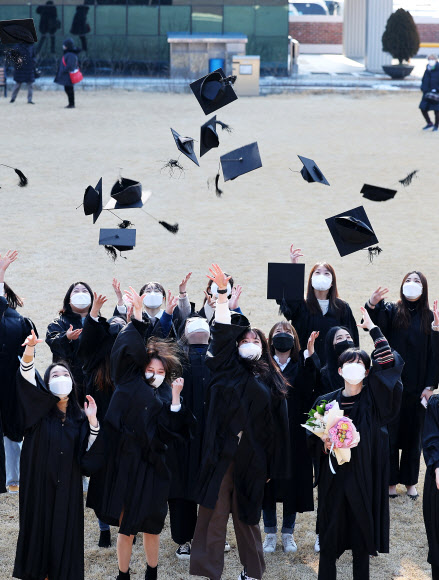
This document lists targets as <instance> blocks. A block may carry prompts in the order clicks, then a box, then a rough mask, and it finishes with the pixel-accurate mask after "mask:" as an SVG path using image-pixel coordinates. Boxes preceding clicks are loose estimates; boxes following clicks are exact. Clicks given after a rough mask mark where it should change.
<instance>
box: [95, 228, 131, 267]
mask: <svg viewBox="0 0 439 580" xmlns="http://www.w3.org/2000/svg"><path fill="white" fill-rule="evenodd" d="M99 245H100V246H105V250H106V251H107V252H108V253H109V254H110V256H111V257H112V258H113V260H115V259H116V257H117V254H116V250H118V251H119V252H127V251H128V250H132V249H133V248H134V246H135V245H136V230H134V229H118V228H113V229H101V230H100V231H99Z"/></svg>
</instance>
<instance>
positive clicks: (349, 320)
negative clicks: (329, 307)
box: [342, 302, 360, 346]
mask: <svg viewBox="0 0 439 580" xmlns="http://www.w3.org/2000/svg"><path fill="white" fill-rule="evenodd" d="M343 319H344V320H343V324H342V326H346V327H347V328H349V330H350V335H351V337H352V340H353V341H354V344H355V346H359V345H360V337H359V334H358V326H357V322H356V320H355V318H354V315H353V314H352V310H351V307H350V306H349V304H348V303H347V302H345V303H344V314H343Z"/></svg>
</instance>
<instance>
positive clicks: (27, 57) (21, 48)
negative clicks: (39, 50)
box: [14, 43, 35, 83]
mask: <svg viewBox="0 0 439 580" xmlns="http://www.w3.org/2000/svg"><path fill="white" fill-rule="evenodd" d="M14 48H15V50H16V51H17V52H18V53H19V54H20V56H21V58H22V59H23V60H22V64H21V65H20V66H17V65H15V70H14V81H15V82H16V83H33V82H34V81H35V48H34V46H33V44H24V43H23V44H22V43H20V44H17V45H16V46H15V47H14Z"/></svg>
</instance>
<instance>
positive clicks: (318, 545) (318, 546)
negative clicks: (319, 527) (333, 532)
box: [314, 534, 320, 552]
mask: <svg viewBox="0 0 439 580" xmlns="http://www.w3.org/2000/svg"><path fill="white" fill-rule="evenodd" d="M314 552H320V537H319V534H317V536H316V543H315V544H314Z"/></svg>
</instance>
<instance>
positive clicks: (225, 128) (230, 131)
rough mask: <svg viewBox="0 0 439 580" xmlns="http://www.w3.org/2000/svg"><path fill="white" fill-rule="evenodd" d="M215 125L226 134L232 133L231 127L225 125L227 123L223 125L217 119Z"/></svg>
mask: <svg viewBox="0 0 439 580" xmlns="http://www.w3.org/2000/svg"><path fill="white" fill-rule="evenodd" d="M216 124H217V125H219V126H220V127H221V129H222V130H223V131H227V133H232V132H233V129H232V127H231V126H230V125H227V123H223V122H222V121H218V119H217V120H216Z"/></svg>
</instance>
